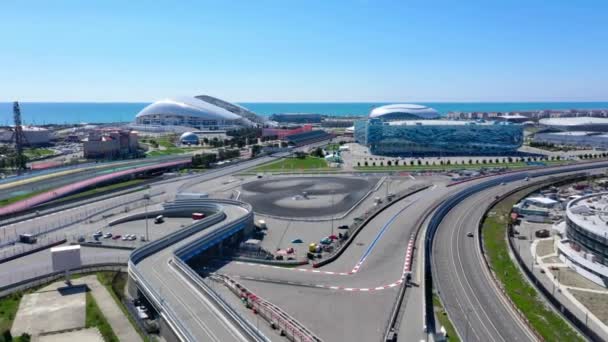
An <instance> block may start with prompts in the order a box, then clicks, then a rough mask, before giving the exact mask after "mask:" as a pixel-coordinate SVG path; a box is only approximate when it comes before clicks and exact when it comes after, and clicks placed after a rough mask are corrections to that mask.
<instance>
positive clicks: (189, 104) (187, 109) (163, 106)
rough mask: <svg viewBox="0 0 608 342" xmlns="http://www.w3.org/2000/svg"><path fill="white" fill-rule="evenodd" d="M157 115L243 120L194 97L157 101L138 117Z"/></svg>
mask: <svg viewBox="0 0 608 342" xmlns="http://www.w3.org/2000/svg"><path fill="white" fill-rule="evenodd" d="M157 114H171V115H183V116H192V117H203V118H209V119H212V120H213V119H217V120H238V119H240V118H241V117H240V116H239V115H237V114H234V113H232V112H229V111H227V110H226V109H224V108H221V107H218V106H216V105H213V104H211V103H209V102H205V101H203V100H200V99H197V98H194V97H192V98H188V97H184V98H179V99H167V100H161V101H156V102H154V103H152V104H150V105H148V106H146V107H145V108H144V109H142V110H141V111H140V112H139V113H137V115H136V117H137V118H139V117H142V116H148V115H157Z"/></svg>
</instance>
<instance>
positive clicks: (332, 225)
mask: <svg viewBox="0 0 608 342" xmlns="http://www.w3.org/2000/svg"><path fill="white" fill-rule="evenodd" d="M331 210H332V212H331V235H334V212H333V210H334V191H333V190H332V191H331Z"/></svg>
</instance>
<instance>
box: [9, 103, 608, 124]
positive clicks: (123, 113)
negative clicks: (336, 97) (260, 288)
mask: <svg viewBox="0 0 608 342" xmlns="http://www.w3.org/2000/svg"><path fill="white" fill-rule="evenodd" d="M392 103H399V102H392ZM417 103H418V104H422V105H426V106H429V107H432V108H435V109H436V110H437V111H438V112H439V113H441V114H442V115H446V114H447V113H449V112H452V111H456V112H513V111H525V110H545V109H555V110H558V109H608V102H423V103H420V102H417ZM148 104H149V103H144V102H140V103H135V102H116V103H109V102H103V103H94V102H20V106H21V117H22V121H23V123H25V124H28V125H46V124H78V123H112V122H131V121H132V120H133V118H134V117H135V115H136V114H137V113H138V112H139V111H140V110H141V109H143V108H144V107H145V106H147V105H148ZM239 104H240V105H241V106H243V107H245V108H247V109H249V110H251V111H253V112H255V113H257V114H259V115H264V116H270V115H272V114H276V113H317V114H325V115H331V116H349V115H367V114H369V112H370V111H371V110H372V109H373V108H375V107H378V106H382V105H386V104H388V103H381V102H339V103H330V102H318V103H315V102H301V103H298V102H289V103H287V102H247V103H239ZM12 123H13V104H12V102H0V126H7V125H11V124H12Z"/></svg>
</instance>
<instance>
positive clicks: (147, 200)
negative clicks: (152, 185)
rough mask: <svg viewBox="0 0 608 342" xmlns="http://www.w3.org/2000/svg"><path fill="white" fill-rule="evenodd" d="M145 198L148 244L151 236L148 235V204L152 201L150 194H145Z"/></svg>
mask: <svg viewBox="0 0 608 342" xmlns="http://www.w3.org/2000/svg"><path fill="white" fill-rule="evenodd" d="M144 198H145V200H146V204H145V210H146V242H148V241H150V236H149V234H148V202H149V201H150V194H149V193H148V194H145V195H144Z"/></svg>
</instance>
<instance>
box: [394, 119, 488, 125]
mask: <svg viewBox="0 0 608 342" xmlns="http://www.w3.org/2000/svg"><path fill="white" fill-rule="evenodd" d="M387 123H388V124H389V125H391V126H465V125H484V126H488V125H496V124H498V123H496V122H494V121H455V120H397V121H390V122H387Z"/></svg>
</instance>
